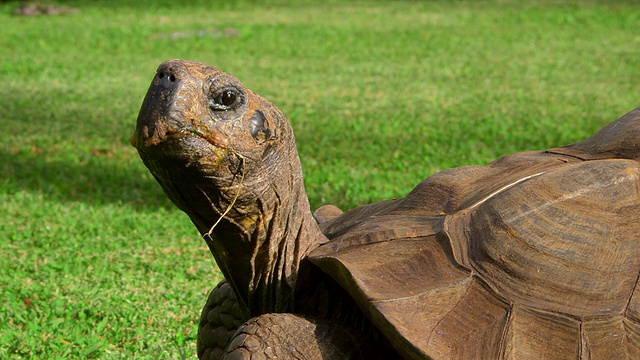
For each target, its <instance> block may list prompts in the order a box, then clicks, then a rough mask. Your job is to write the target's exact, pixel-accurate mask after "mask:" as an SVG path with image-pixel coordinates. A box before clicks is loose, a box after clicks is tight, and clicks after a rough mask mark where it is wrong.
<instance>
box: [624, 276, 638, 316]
mask: <svg viewBox="0 0 640 360" xmlns="http://www.w3.org/2000/svg"><path fill="white" fill-rule="evenodd" d="M638 281H640V270H639V271H638V275H636V283H635V284H633V289H631V294H629V298H628V299H627V303H626V304H625V306H624V311H623V312H622V315H623V316H624V317H627V310H628V309H629V305H631V299H633V294H634V293H635V292H636V288H637V287H638Z"/></svg>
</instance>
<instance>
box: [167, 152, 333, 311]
mask: <svg viewBox="0 0 640 360" xmlns="http://www.w3.org/2000/svg"><path fill="white" fill-rule="evenodd" d="M287 150H288V151H279V152H278V154H279V156H280V157H279V158H277V159H273V160H272V161H260V162H259V163H260V164H265V165H264V166H261V168H260V169H254V168H253V166H252V165H255V164H251V160H250V159H247V158H240V157H238V158H237V160H238V161H236V163H239V164H240V165H239V166H238V171H237V174H236V175H235V177H234V178H233V179H230V182H229V180H228V181H227V182H228V183H227V184H220V183H216V182H215V181H209V182H206V181H202V182H201V183H200V184H198V185H197V189H198V192H199V194H198V193H195V194H192V195H187V194H189V193H191V192H193V184H191V185H189V189H188V190H185V191H181V189H180V187H181V186H180V184H172V186H174V187H175V191H176V192H177V194H178V197H180V198H182V199H183V200H184V198H185V197H186V196H188V197H190V199H188V200H187V201H185V202H186V206H180V205H181V201H174V202H176V204H177V205H178V206H179V207H180V208H181V209H182V210H183V211H185V212H186V213H187V214H188V215H189V217H190V218H191V220H192V221H193V223H194V224H195V226H196V227H197V229H198V230H199V231H200V233H201V234H202V235H203V238H204V239H205V241H206V242H207V245H208V246H209V249H210V250H211V252H212V253H213V256H214V257H215V259H216V262H217V264H218V266H219V267H220V269H221V271H222V273H223V274H224V276H225V278H226V279H227V281H228V282H229V283H230V284H231V285H232V287H233V288H234V290H235V291H236V294H237V295H238V297H239V298H240V299H241V300H242V301H243V302H244V303H245V305H246V307H247V308H248V309H249V311H250V313H251V315H252V316H254V315H257V314H263V313H268V312H290V311H292V310H293V308H294V302H295V298H296V293H297V292H300V291H303V292H304V291H307V290H306V289H308V288H313V287H314V284H307V283H305V282H308V281H312V279H311V278H310V277H309V276H306V274H307V273H308V272H309V267H310V263H309V262H308V260H307V255H308V254H309V252H311V251H312V250H313V249H315V248H316V247H318V246H319V245H320V244H321V243H323V242H326V241H327V239H326V237H325V236H324V235H323V234H322V233H321V231H320V229H319V228H318V226H317V224H316V222H315V220H314V218H313V216H312V214H311V211H310V206H309V202H308V199H307V195H306V192H305V190H304V185H303V180H302V171H301V167H300V161H299V159H298V155H297V151H296V150H295V147H291V148H290V149H287ZM282 154H284V155H285V156H282ZM229 156H231V157H232V156H237V155H234V154H231V155H229ZM273 162H275V163H273ZM247 168H251V169H247ZM163 187H164V185H163ZM171 197H172V198H174V196H171ZM234 199H235V202H234ZM174 200H175V199H174ZM230 206H231V207H230ZM229 207H230V208H229ZM227 209H229V211H228V213H227V214H226V215H225V216H224V217H223V218H222V219H221V220H220V222H219V223H218V224H217V225H216V226H215V227H213V226H214V224H215V223H216V222H217V221H218V220H219V219H220V216H221V215H222V214H223V213H225V211H227ZM300 273H303V275H302V276H299V274H300Z"/></svg>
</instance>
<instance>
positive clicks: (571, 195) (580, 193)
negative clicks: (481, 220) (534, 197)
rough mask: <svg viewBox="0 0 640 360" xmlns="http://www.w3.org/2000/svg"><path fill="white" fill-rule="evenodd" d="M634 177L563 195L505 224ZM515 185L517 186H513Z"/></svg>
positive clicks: (514, 217) (630, 176)
mask: <svg viewBox="0 0 640 360" xmlns="http://www.w3.org/2000/svg"><path fill="white" fill-rule="evenodd" d="M538 175H540V174H538ZM632 177H633V176H632V175H631V174H630V175H629V176H625V177H620V178H614V179H613V180H611V181H607V182H605V183H596V184H592V185H590V186H587V187H584V188H581V189H578V190H576V191H572V192H570V193H568V194H564V195H562V196H560V197H558V198H556V199H554V200H551V201H547V202H545V203H544V204H542V205H540V206H537V207H533V208H531V209H529V210H527V211H525V212H523V213H520V214H518V215H514V216H512V217H510V218H508V219H506V220H505V223H511V222H513V221H518V220H520V219H521V218H523V217H527V216H529V215H530V214H532V213H537V212H540V211H541V210H545V209H547V208H549V207H551V206H554V205H555V204H558V203H561V202H563V201H569V200H571V199H575V198H577V197H580V196H583V195H585V194H588V193H591V192H593V191H595V190H599V189H601V188H608V187H612V186H615V185H618V184H620V183H622V182H624V181H628V180H630V179H631V178H632ZM513 185H515V184H513ZM513 185H512V186H513ZM483 200H484V199H483Z"/></svg>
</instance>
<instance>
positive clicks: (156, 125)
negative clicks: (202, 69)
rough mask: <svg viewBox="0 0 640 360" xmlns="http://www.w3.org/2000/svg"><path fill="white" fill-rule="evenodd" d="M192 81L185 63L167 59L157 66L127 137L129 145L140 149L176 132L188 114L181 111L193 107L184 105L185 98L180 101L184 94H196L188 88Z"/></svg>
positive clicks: (190, 111) (190, 110)
mask: <svg viewBox="0 0 640 360" xmlns="http://www.w3.org/2000/svg"><path fill="white" fill-rule="evenodd" d="M194 82H195V81H194V79H193V78H192V77H191V76H190V75H189V72H188V70H187V68H186V66H185V65H184V64H183V63H181V62H179V61H175V60H174V61H168V62H165V63H163V64H161V65H160V67H158V70H157V71H156V74H155V76H154V78H153V80H152V81H151V85H150V86H149V90H148V91H147V94H146V96H145V97H144V100H143V102H142V107H141V108H140V113H139V114H138V120H137V125H136V131H135V133H134V135H133V137H132V140H131V142H132V144H133V146H135V147H136V148H138V149H140V147H142V146H152V145H157V144H159V143H161V142H163V141H164V140H166V139H167V137H168V136H169V135H170V134H173V135H174V136H175V135H176V134H179V132H180V130H181V129H182V128H184V126H183V123H184V121H185V119H187V118H189V116H185V115H189V114H187V113H192V112H193V110H195V109H189V108H188V107H187V108H185V106H184V105H185V101H180V100H181V98H185V97H187V96H188V95H190V96H191V98H193V95H194V94H197V91H189V90H190V88H193V86H194V85H195V84H193V83H194ZM189 85H191V86H189ZM193 104H194V102H193V101H191V105H193Z"/></svg>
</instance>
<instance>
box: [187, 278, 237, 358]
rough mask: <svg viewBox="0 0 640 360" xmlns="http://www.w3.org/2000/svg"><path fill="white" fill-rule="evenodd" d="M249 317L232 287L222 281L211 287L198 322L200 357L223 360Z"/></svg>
mask: <svg viewBox="0 0 640 360" xmlns="http://www.w3.org/2000/svg"><path fill="white" fill-rule="evenodd" d="M248 319H249V313H248V311H247V310H246V309H244V307H243V306H242V305H241V304H240V303H238V301H237V300H236V296H235V294H234V292H233V289H231V286H229V284H228V283H227V281H226V280H222V281H220V283H218V285H217V286H216V287H215V288H214V289H213V290H211V293H210V294H209V298H208V299H207V303H206V304H205V306H204V308H203V309H202V314H201V315H200V323H199V325H198V358H199V359H207V360H219V359H222V355H223V354H224V352H225V350H226V348H227V346H228V345H229V342H230V341H231V339H232V338H233V334H235V332H236V330H238V328H239V327H240V325H242V324H243V323H244V322H246V321H247V320H248Z"/></svg>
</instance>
